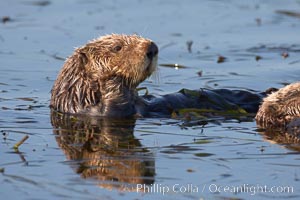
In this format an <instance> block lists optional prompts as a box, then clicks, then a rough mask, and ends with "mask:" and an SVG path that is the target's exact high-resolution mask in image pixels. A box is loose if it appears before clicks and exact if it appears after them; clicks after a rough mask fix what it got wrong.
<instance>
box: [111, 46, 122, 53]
mask: <svg viewBox="0 0 300 200" xmlns="http://www.w3.org/2000/svg"><path fill="white" fill-rule="evenodd" d="M121 49H122V46H120V45H116V46H115V47H114V48H113V52H115V53H116V52H118V51H121Z"/></svg>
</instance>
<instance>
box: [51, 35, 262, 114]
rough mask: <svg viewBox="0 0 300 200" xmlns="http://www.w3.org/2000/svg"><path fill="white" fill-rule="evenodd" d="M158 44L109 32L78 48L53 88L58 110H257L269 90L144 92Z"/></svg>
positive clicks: (70, 112) (218, 112) (104, 111)
mask: <svg viewBox="0 0 300 200" xmlns="http://www.w3.org/2000/svg"><path fill="white" fill-rule="evenodd" d="M157 57H158V47H157V45H156V44H155V43H154V42H153V41H151V40H149V39H145V38H143V37H140V36H137V35H122V34H121V35H118V34H112V35H106V36H103V37H100V38H98V39H95V40H92V41H90V42H89V43H87V44H86V45H84V46H82V47H80V48H77V49H76V50H75V52H74V54H73V55H72V56H71V57H69V58H68V59H67V60H66V62H65V63H64V66H63V68H62V70H61V71H60V72H59V74H58V77H57V79H56V81H55V83H54V86H53V88H52V90H51V102H50V107H51V109H52V110H54V111H58V112H61V113H68V114H87V115H90V116H105V117H114V118H115V117H118V118H124V117H129V116H130V117H131V116H142V117H146V116H150V117H153V116H155V117H165V116H170V115H171V114H172V113H174V112H176V111H178V110H179V109H186V108H192V109H198V110H197V112H201V114H202V113H203V112H205V113H212V112H215V111H216V113H217V114H225V115H227V114H232V113H233V114H237V113H246V112H247V113H255V112H257V109H258V106H259V103H260V102H261V99H262V97H263V96H264V93H256V92H250V91H247V90H228V89H212V90H211V89H205V88H202V89H199V90H187V89H182V90H181V91H179V92H176V93H172V94H167V95H163V96H153V95H143V96H139V95H138V94H137V92H136V87H137V86H138V85H139V84H140V83H141V82H142V81H144V80H145V79H146V78H147V77H149V76H150V75H151V74H152V73H153V72H154V71H155V70H156V65H157Z"/></svg>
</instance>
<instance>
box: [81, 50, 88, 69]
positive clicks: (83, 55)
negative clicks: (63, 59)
mask: <svg viewBox="0 0 300 200" xmlns="http://www.w3.org/2000/svg"><path fill="white" fill-rule="evenodd" d="M79 59H80V64H82V65H83V66H84V65H86V64H87V63H88V62H89V59H88V56H87V54H86V53H85V52H79Z"/></svg>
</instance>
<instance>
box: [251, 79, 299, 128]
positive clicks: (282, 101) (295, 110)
mask: <svg viewBox="0 0 300 200" xmlns="http://www.w3.org/2000/svg"><path fill="white" fill-rule="evenodd" d="M297 117H300V82H298V83H293V84H290V85H287V86H285V87H283V88H281V89H280V90H278V91H277V92H274V93H272V94H270V95H269V96H267V97H266V98H264V100H263V103H262V105H261V106H260V108H259V110H258V113H257V115H256V121H257V123H258V124H259V125H261V126H263V127H285V126H286V125H287V124H288V123H289V122H290V121H291V120H293V119H295V118H297Z"/></svg>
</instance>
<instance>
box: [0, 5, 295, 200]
mask: <svg viewBox="0 0 300 200" xmlns="http://www.w3.org/2000/svg"><path fill="white" fill-rule="evenodd" d="M299 10H300V2H299V1H297V0H281V1H280V0H269V1H268V0H265V1H260V0H254V1H237V0H236V1H230V0H214V1H212V0H211V1H208V0H203V1H196V0H195V1H162V0H155V1H142V0H136V1H121V0H115V1H96V0H88V1H83V0H67V1H59V0H49V1H43V0H41V1H33V0H28V1H27V0H14V1H1V2H0V11H1V12H0V15H1V16H0V17H1V18H2V22H1V23H0V131H1V134H2V135H1V138H0V139H1V145H0V171H1V173H0V185H1V187H0V194H1V199H235V198H236V199H252V198H254V199H272V198H277V199H282V198H287V199H299V197H300V182H299V180H300V170H299V169H300V168H299V167H300V161H299V158H300V157H299V151H298V150H297V149H299V145H297V144H293V145H285V144H278V142H277V140H276V139H270V137H267V136H265V135H263V134H262V133H260V132H258V129H257V127H256V124H255V122H254V121H253V120H252V119H250V120H246V121H245V120H244V121H242V122H241V121H240V120H238V119H230V120H224V119H214V120H209V122H208V123H206V122H207V121H205V122H203V120H200V119H197V120H196V121H192V122H186V121H184V120H182V119H159V118H152V119H138V120H137V121H121V122H120V121H119V122H116V121H109V120H105V119H102V120H100V119H88V118H84V119H77V120H76V119H64V118H62V117H61V116H58V117H57V116H56V117H55V116H54V117H53V116H52V117H53V118H52V124H53V126H52V125H51V116H50V111H49V108H48V104H49V98H50V95H49V92H50V89H51V87H52V84H53V82H54V80H55V78H56V75H57V73H58V71H59V69H60V68H61V66H62V65H63V60H64V58H65V57H67V56H68V55H70V54H71V53H72V51H73V47H77V46H80V45H82V44H84V43H86V41H88V40H90V39H92V38H95V37H98V36H100V35H104V34H108V33H129V34H131V33H138V34H141V35H142V36H145V37H149V38H151V39H153V40H154V41H155V42H156V43H157V44H158V46H159V47H160V55H159V64H179V65H183V66H186V68H179V69H177V68H174V67H160V70H159V72H158V73H157V74H156V76H155V77H156V78H155V77H154V78H150V79H149V80H146V81H145V82H144V83H143V84H142V85H141V86H142V87H147V88H148V90H149V92H150V93H154V94H166V93H170V92H174V91H178V90H180V89H182V88H189V89H198V88H200V87H207V88H229V89H230V88H240V89H249V90H254V91H263V90H265V89H266V88H269V87H282V85H283V84H286V83H290V82H295V81H297V80H299V75H300V37H299V34H300V18H299ZM297 12H298V13H297ZM188 44H189V45H191V44H192V45H191V46H190V47H191V48H190V49H189V48H188V46H189V45H188ZM220 56H222V57H226V59H225V60H224V61H225V62H220V63H218V62H217V61H218V60H220ZM157 77H159V78H157ZM25 135H29V139H28V140H26V141H25V143H24V144H22V145H21V146H20V147H19V151H15V150H14V149H13V146H14V144H15V143H17V142H18V141H20V140H21V139H22V138H23V137H24V136H25ZM271 190H272V191H271Z"/></svg>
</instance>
